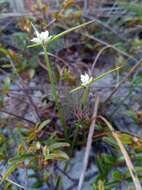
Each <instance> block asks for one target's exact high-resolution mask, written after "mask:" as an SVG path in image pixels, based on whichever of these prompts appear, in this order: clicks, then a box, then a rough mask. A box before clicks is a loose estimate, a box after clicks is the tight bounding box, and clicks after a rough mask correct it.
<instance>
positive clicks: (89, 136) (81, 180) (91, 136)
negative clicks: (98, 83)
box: [78, 96, 99, 190]
mask: <svg viewBox="0 0 142 190" xmlns="http://www.w3.org/2000/svg"><path fill="white" fill-rule="evenodd" d="M98 105H99V96H97V97H96V102H95V107H94V112H93V116H92V122H91V125H90V129H89V133H88V138H87V145H86V151H85V156H84V161H83V168H82V172H81V176H80V179H79V183H78V190H81V188H82V185H83V181H84V178H85V171H86V168H87V165H88V159H89V154H90V150H91V145H92V140H93V134H94V129H95V124H96V116H97V112H98Z"/></svg>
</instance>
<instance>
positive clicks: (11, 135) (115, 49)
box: [0, 0, 142, 190]
mask: <svg viewBox="0 0 142 190" xmlns="http://www.w3.org/2000/svg"><path fill="white" fill-rule="evenodd" d="M84 2H85V1H84ZM0 3H5V1H2V2H1V1H0ZM52 3H53V2H52V1H51V4H52ZM58 3H59V4H58ZM91 3H92V2H91ZM91 3H90V4H89V5H88V6H89V7H87V9H88V10H87V11H88V14H87V15H85V12H86V10H85V9H86V8H85V7H83V3H80V2H79V3H76V1H74V0H66V1H62V2H61V1H57V3H54V5H53V6H52V7H50V3H49V4H47V3H42V1H37V3H34V4H33V5H32V7H31V10H30V11H31V13H32V14H33V15H32V16H28V17H20V18H18V19H16V22H14V23H13V25H15V29H14V32H12V33H10V34H7V33H8V32H9V31H8V29H7V28H8V26H6V25H5V23H4V24H2V25H4V27H2V29H0V36H1V38H2V40H1V39H0V74H1V76H2V78H0V79H1V80H0V81H1V82H0V87H1V88H0V111H1V112H0V118H1V122H0V162H1V164H2V166H4V169H3V167H2V168H1V169H0V171H1V172H0V173H1V175H2V176H1V177H2V179H1V182H0V184H1V187H2V189H4V190H16V189H18V187H16V185H15V184H13V183H11V182H10V181H9V178H10V179H14V181H20V180H21V179H20V175H21V174H20V171H21V170H22V175H23V176H24V177H23V178H24V179H25V181H26V182H25V184H26V183H29V181H32V182H31V183H29V184H28V189H29V190H30V189H31V190H32V189H40V188H43V187H44V185H45V187H46V188H48V189H49V188H50V187H51V186H52V184H55V181H58V177H59V173H58V172H56V171H55V173H53V171H54V169H55V170H57V169H56V164H58V163H59V162H61V161H62V162H64V163H65V164H66V163H67V162H69V161H70V158H71V157H72V156H73V155H74V153H75V151H76V150H78V149H80V148H81V147H82V146H84V145H85V144H86V140H87V135H88V128H89V126H90V123H91V119H90V118H91V113H92V110H93V109H92V102H91V103H89V104H88V105H87V106H86V107H82V105H81V93H80V92H78V94H77V93H76V94H75V95H74V94H73V95H72V97H71V95H68V92H69V90H70V89H72V86H75V85H77V84H78V79H79V77H78V76H79V75H80V73H81V72H84V71H86V70H87V69H88V70H89V65H90V62H91V63H93V61H94V59H95V57H94V55H95V56H96V55H97V54H98V53H99V52H100V51H101V50H102V48H104V46H111V48H108V49H107V51H105V52H102V54H101V56H103V54H104V58H103V59H101V60H100V61H99V60H98V62H97V64H98V68H99V67H100V68H101V67H103V64H104V65H105V64H106V59H107V58H106V57H107V56H106V55H109V57H111V58H112V57H113V56H114V57H115V59H114V60H115V63H114V60H112V59H111V61H110V63H109V64H110V67H111V66H123V69H122V70H120V73H118V75H119V74H120V77H121V74H122V76H123V75H125V73H124V71H125V72H128V70H129V69H130V68H131V66H133V65H135V64H136V60H139V59H140V58H141V57H140V56H141V45H142V40H141V39H142V31H141V23H142V5H141V2H140V3H139V2H137V3H134V2H133V1H125V2H124V1H121V0H119V1H115V3H113V2H110V3H108V2H106V3H103V2H102V1H96V4H95V5H92V4H91ZM107 3H108V4H107ZM93 6H95V7H94V8H93ZM0 7H1V4H0ZM4 7H5V5H4ZM2 8H3V7H2ZM54 8H55V9H54ZM91 8H92V9H94V10H93V11H94V12H92V9H91ZM0 10H1V9H0ZM106 10H108V11H107V12H106ZM93 18H95V19H96V22H95V23H94V24H92V25H88V26H85V27H84V28H83V29H81V30H76V31H75V32H71V33H68V34H67V35H66V36H63V37H62V38H61V39H59V40H57V41H55V42H54V43H52V44H49V46H48V51H49V53H50V54H49V58H50V60H51V65H52V66H53V69H54V73H55V75H56V76H55V77H54V78H55V80H56V81H57V84H58V85H59V87H58V88H61V89H60V91H61V92H60V93H59V95H61V102H60V103H61V105H62V107H63V112H64V117H65V121H66V126H65V127H66V128H67V135H68V139H66V138H65V136H64V133H63V129H62V127H61V124H60V121H59V120H58V118H59V113H58V111H57V110H56V107H55V102H54V101H53V100H52V98H51V97H50V93H49V94H46V93H45V97H44V98H43V97H41V99H42V98H43V99H42V101H43V104H42V105H37V107H38V106H39V107H38V110H39V112H40V114H39V115H40V121H36V122H31V123H30V122H29V123H28V124H26V121H25V120H24V119H25V118H24V115H21V118H20V119H19V117H18V116H20V114H21V113H20V110H18V111H19V112H18V113H19V114H18V116H17V115H16V116H17V118H16V116H15V115H12V114H15V113H11V116H7V115H5V114H6V113H4V111H5V107H6V105H7V99H8V98H9V96H10V95H11V89H13V88H15V86H16V89H17V87H18V88H19V86H20V88H21V86H22V87H23V86H24V88H23V91H22V92H26V93H25V94H24V96H27V99H29V94H28V90H27V91H25V88H27V87H28V83H30V82H32V81H34V80H35V79H36V76H38V75H42V74H43V78H45V83H48V84H49V79H48V77H47V75H46V74H44V73H45V71H46V70H47V68H46V69H45V65H44V58H43V52H42V51H41V49H40V47H35V48H33V49H29V48H27V46H28V45H30V44H31V43H30V40H31V39H32V38H33V36H34V34H33V28H32V25H31V22H32V23H34V25H35V26H36V28H37V29H38V30H39V31H45V30H49V32H50V34H51V35H56V34H59V33H61V32H63V31H64V30H66V29H69V30H70V29H71V28H72V27H74V26H77V25H79V24H82V23H84V22H85V21H88V20H90V19H93ZM6 22H7V23H8V21H7V20H6ZM7 23H6V24H7ZM10 27H11V26H10ZM9 30H11V28H9ZM3 36H4V40H3ZM7 36H8V37H9V36H10V38H8V40H5V38H6V37H7ZM101 42H102V43H101ZM129 55H130V56H129ZM101 56H100V58H101ZM132 58H135V59H136V60H134V59H132ZM108 59H109V58H108ZM109 60H110V59H109ZM108 62H109V61H108ZM111 62H112V63H111ZM88 70H87V71H88ZM118 78H119V77H118ZM21 81H22V82H21ZM38 82H39V83H40V82H41V88H42V90H43V91H44V90H45V88H47V87H46V86H45V87H44V86H42V85H43V83H42V80H41V81H40V80H39V81H38ZM129 82H130V84H131V88H132V89H133V88H138V87H139V88H141V82H142V74H141V71H140V72H139V73H136V75H134V76H133V77H132V79H130V80H129ZM21 83H22V84H21ZM19 84H20V85H19ZM14 90H15V89H14ZM42 90H41V91H42ZM47 90H49V89H47ZM29 91H30V89H29ZM20 93H21V92H20ZM20 93H19V98H20ZM14 96H15V95H14ZM23 99H24V98H23ZM90 104H91V105H90ZM21 106H22V105H21ZM28 106H29V107H34V106H33V105H32V101H31V102H30V103H28ZM8 111H9V109H8ZM30 112H31V111H30ZM126 116H127V117H130V118H131V119H132V120H133V121H134V123H136V124H137V125H138V126H139V127H141V123H142V112H141V111H137V110H132V109H129V110H128V112H127V113H126ZM13 117H15V119H13ZM28 118H30V116H29V117H28ZM30 119H31V118H30ZM117 133H118V135H119V138H120V139H121V141H122V143H123V144H124V145H125V147H126V148H127V150H128V151H129V154H130V157H131V159H132V161H133V162H134V165H135V168H136V171H137V174H138V176H139V179H140V180H142V176H141V170H142V169H141V161H142V152H141V147H142V139H141V138H140V137H139V136H136V135H135V134H131V133H130V134H129V133H124V132H121V131H117ZM93 140H94V141H93V147H97V145H98V143H99V144H100V146H99V148H96V152H95V153H94V155H93V156H94V158H95V163H96V165H97V168H98V173H97V175H96V176H94V182H93V184H92V189H93V190H110V189H119V187H120V186H121V184H122V183H123V182H127V183H128V184H130V185H131V184H132V180H131V176H130V174H129V172H128V169H127V168H126V166H125V160H124V157H123V156H122V155H121V153H120V151H119V147H118V145H117V143H116V142H115V140H114V139H113V138H112V135H111V133H110V132H109V131H108V130H107V129H106V128H105V127H104V126H102V125H101V124H100V123H99V122H98V123H97V126H96V134H95V135H94V139H93ZM104 144H105V145H106V146H107V149H109V151H108V150H107V151H104V149H103V145H104ZM100 147H101V148H100ZM65 171H66V170H65ZM18 175H19V176H18ZM10 176H11V177H10ZM17 179H18V180H17ZM60 185H61V183H60ZM57 189H60V187H59V188H58V187H57ZM61 189H62V187H61ZM129 190H130V188H129Z"/></svg>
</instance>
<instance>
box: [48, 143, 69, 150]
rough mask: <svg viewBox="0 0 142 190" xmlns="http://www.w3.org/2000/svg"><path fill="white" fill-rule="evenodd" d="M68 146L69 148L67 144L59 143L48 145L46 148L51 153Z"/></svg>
mask: <svg viewBox="0 0 142 190" xmlns="http://www.w3.org/2000/svg"><path fill="white" fill-rule="evenodd" d="M69 146H70V144H69V143H63V142H60V143H54V144H52V145H49V146H48V148H49V150H50V151H53V150H55V149H58V148H62V147H69Z"/></svg>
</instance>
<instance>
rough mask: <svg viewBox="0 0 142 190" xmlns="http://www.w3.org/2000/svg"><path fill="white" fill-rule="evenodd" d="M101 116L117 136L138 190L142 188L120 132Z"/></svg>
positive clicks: (115, 136) (114, 135) (116, 138)
mask: <svg viewBox="0 0 142 190" xmlns="http://www.w3.org/2000/svg"><path fill="white" fill-rule="evenodd" d="M99 118H100V119H101V120H102V121H103V122H104V123H105V124H106V125H107V127H108V128H109V129H110V131H111V132H112V135H113V137H114V138H115V140H116V141H117V144H118V146H119V148H120V150H121V152H122V154H123V156H124V158H125V162H126V165H127V167H128V170H129V172H130V174H131V177H132V179H133V182H134V185H135V187H136V190H142V187H141V184H140V181H139V179H138V176H137V174H136V171H135V168H134V166H133V164H132V161H131V159H130V157H129V155H128V153H127V151H126V149H125V147H124V145H123V144H122V142H121V140H120V138H119V136H118V134H117V133H116V132H115V131H114V129H113V127H112V125H111V124H110V123H109V122H108V121H107V120H106V119H105V118H104V117H103V116H99Z"/></svg>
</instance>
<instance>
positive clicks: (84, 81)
mask: <svg viewBox="0 0 142 190" xmlns="http://www.w3.org/2000/svg"><path fill="white" fill-rule="evenodd" d="M80 80H81V82H82V84H81V85H82V86H86V85H88V84H89V83H90V82H91V81H92V80H93V78H92V77H89V75H88V74H87V73H85V74H82V75H81V76H80Z"/></svg>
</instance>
